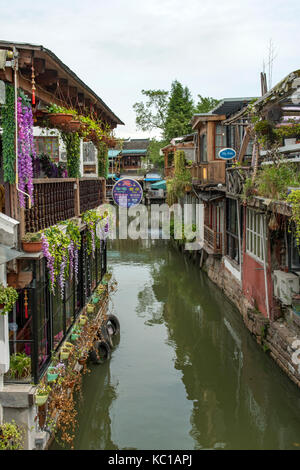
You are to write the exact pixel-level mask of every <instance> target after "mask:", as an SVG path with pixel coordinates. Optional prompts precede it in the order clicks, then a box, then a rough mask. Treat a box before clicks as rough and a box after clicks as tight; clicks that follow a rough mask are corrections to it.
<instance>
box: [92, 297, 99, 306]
mask: <svg viewBox="0 0 300 470" xmlns="http://www.w3.org/2000/svg"><path fill="white" fill-rule="evenodd" d="M99 301H100V299H99V297H93V304H94V305H97V303H98V302H99Z"/></svg>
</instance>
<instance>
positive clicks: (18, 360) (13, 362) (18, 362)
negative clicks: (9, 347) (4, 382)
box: [8, 353, 31, 379]
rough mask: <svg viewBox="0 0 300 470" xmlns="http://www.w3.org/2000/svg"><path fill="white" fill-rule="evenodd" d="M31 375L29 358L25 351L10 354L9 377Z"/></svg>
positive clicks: (23, 377)
mask: <svg viewBox="0 0 300 470" xmlns="http://www.w3.org/2000/svg"><path fill="white" fill-rule="evenodd" d="M30 376H31V358H30V357H29V356H27V354H25V353H15V354H12V355H11V356H10V367H9V371H8V377H9V378H11V379H27V378H28V377H30Z"/></svg>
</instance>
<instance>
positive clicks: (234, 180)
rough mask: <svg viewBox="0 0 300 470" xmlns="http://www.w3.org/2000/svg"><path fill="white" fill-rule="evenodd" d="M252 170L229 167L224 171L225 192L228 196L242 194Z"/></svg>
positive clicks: (244, 167) (245, 167)
mask: <svg viewBox="0 0 300 470" xmlns="http://www.w3.org/2000/svg"><path fill="white" fill-rule="evenodd" d="M251 173H252V168H251V167H248V166H243V167H230V168H227V169H226V191H227V192H228V193H229V194H235V195H238V194H242V192H243V190H244V184H245V181H246V179H247V178H249V177H250V176H251Z"/></svg>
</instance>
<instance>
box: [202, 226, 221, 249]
mask: <svg viewBox="0 0 300 470" xmlns="http://www.w3.org/2000/svg"><path fill="white" fill-rule="evenodd" d="M204 243H205V245H206V246H207V247H208V248H209V249H210V250H211V252H212V254H222V233H221V232H216V231H215V230H213V229H211V228H210V227H208V226H207V225H204Z"/></svg>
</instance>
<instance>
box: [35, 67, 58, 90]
mask: <svg viewBox="0 0 300 470" xmlns="http://www.w3.org/2000/svg"><path fill="white" fill-rule="evenodd" d="M57 75H58V74H57V70H50V69H48V70H45V72H44V73H42V74H40V75H39V76H38V77H37V78H36V83H37V84H38V85H42V86H48V85H53V84H55V83H56V82H57Z"/></svg>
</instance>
